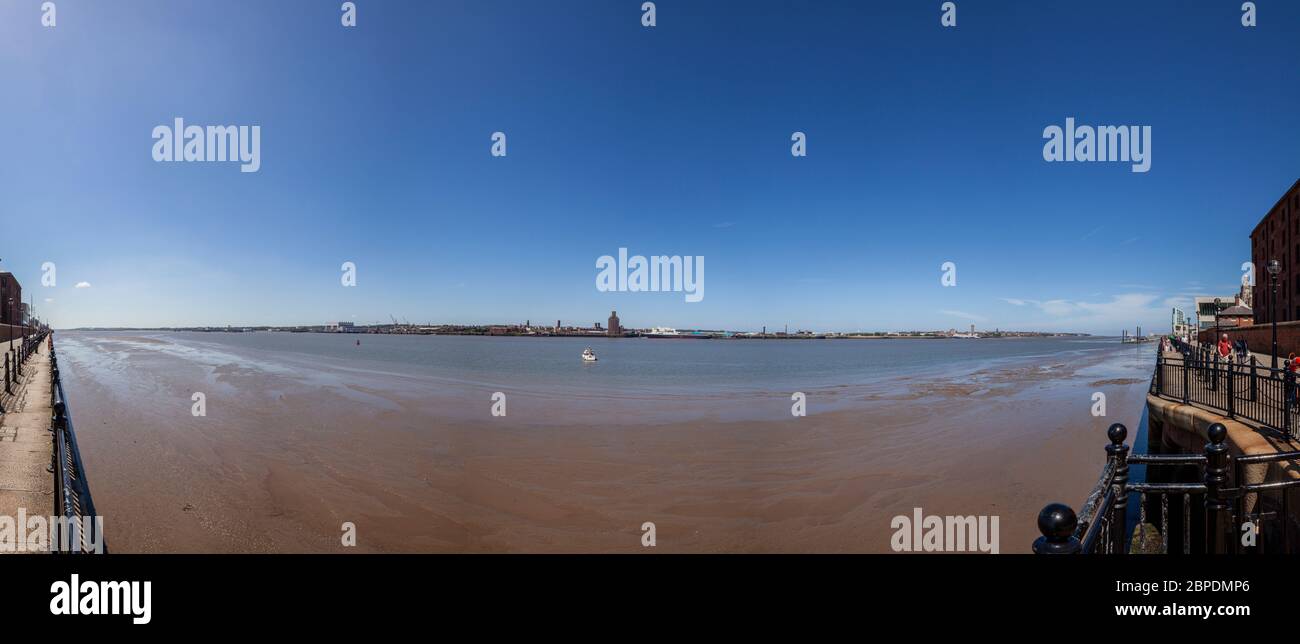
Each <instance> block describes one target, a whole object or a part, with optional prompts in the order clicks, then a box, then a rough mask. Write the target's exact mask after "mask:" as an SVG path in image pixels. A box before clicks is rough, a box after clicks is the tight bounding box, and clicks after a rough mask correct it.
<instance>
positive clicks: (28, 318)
mask: <svg viewBox="0 0 1300 644" xmlns="http://www.w3.org/2000/svg"><path fill="white" fill-rule="evenodd" d="M18 314H19V315H20V316H21V317H20V318H19V319H21V320H22V321H23V325H24V326H25V325H28V324H31V323H32V312H31V310H30V309H29V308H27V303H26V302H23V303H22V304H20V305H19V311H18Z"/></svg>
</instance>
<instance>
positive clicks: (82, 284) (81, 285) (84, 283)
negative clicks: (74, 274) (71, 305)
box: [77, 282, 90, 288]
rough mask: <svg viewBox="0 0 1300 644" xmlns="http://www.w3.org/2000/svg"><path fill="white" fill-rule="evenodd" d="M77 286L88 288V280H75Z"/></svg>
mask: <svg viewBox="0 0 1300 644" xmlns="http://www.w3.org/2000/svg"><path fill="white" fill-rule="evenodd" d="M77 288H90V282H77Z"/></svg>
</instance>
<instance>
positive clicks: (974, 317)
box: [939, 309, 988, 322]
mask: <svg viewBox="0 0 1300 644" xmlns="http://www.w3.org/2000/svg"><path fill="white" fill-rule="evenodd" d="M939 312H940V313H942V314H944V315H947V316H949V317H954V318H962V319H963V320H970V321H972V322H983V321H984V320H987V319H988V318H986V317H984V316H982V315H975V314H974V313H967V312H965V311H953V310H950V309H943V310H941V311H939Z"/></svg>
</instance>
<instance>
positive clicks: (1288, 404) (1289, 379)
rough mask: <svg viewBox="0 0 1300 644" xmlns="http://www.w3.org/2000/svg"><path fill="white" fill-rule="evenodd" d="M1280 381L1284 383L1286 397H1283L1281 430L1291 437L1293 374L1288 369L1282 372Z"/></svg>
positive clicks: (1293, 391)
mask: <svg viewBox="0 0 1300 644" xmlns="http://www.w3.org/2000/svg"><path fill="white" fill-rule="evenodd" d="M1282 381H1283V383H1285V385H1284V386H1285V389H1286V395H1285V396H1283V398H1285V401H1284V402H1283V406H1282V430H1283V431H1284V432H1285V433H1286V435H1287V436H1288V437H1290V436H1291V408H1292V407H1293V406H1295V373H1293V372H1292V371H1291V370H1290V369H1287V370H1286V371H1284V372H1282Z"/></svg>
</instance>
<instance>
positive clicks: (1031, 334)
mask: <svg viewBox="0 0 1300 644" xmlns="http://www.w3.org/2000/svg"><path fill="white" fill-rule="evenodd" d="M55 330H56V331H134V332H155V333H157V332H161V333H177V332H188V333H323V334H335V335H458V336H485V337H521V338H589V339H590V338H646V339H652V340H998V339H1007V338H1089V337H1102V336H1094V335H1093V334H1091V333H1070V332H1060V333H1048V332H1038V331H995V332H990V333H986V334H977V335H976V336H975V337H971V336H965V335H957V336H954V335H951V334H948V333H945V332H939V331H901V332H885V331H879V332H871V333H852V332H827V333H813V332H811V331H800V332H796V333H759V332H749V331H700V332H684V333H682V334H680V335H674V336H664V335H651V334H649V332H648V331H649V330H646V329H636V330H629V331H625V332H623V333H622V334H620V335H609V334H608V333H606V332H605V331H604V330H601V329H561V330H559V331H556V330H549V329H547V330H540V329H533V330H530V331H523V330H518V329H517V328H516V327H457V328H452V329H447V328H427V327H426V328H385V327H352V328H351V329H348V330H325V329H321V328H316V327H77V328H71V329H55Z"/></svg>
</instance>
